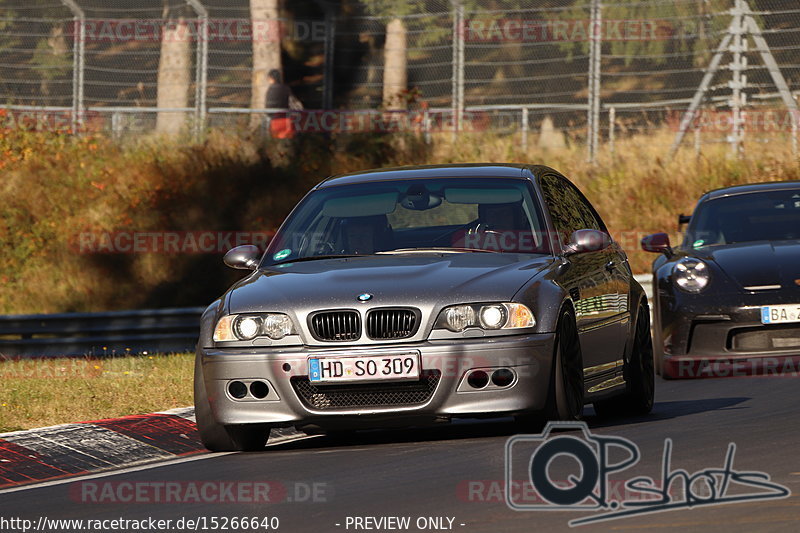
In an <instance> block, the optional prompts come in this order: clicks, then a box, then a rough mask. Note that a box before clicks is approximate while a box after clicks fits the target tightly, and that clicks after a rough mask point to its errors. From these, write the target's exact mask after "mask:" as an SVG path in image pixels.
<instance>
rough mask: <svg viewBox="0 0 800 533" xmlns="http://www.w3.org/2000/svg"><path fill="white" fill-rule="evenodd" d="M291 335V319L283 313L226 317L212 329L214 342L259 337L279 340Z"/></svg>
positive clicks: (292, 329)
mask: <svg viewBox="0 0 800 533" xmlns="http://www.w3.org/2000/svg"><path fill="white" fill-rule="evenodd" d="M293 333H294V325H293V324H292V319H291V318H289V317H288V316H287V315H284V314H283V313H264V314H260V315H227V316H224V317H222V318H220V319H219V321H218V322H217V326H216V327H215V328H214V342H225V341H249V340H253V339H255V338H256V337H260V336H267V337H269V338H271V339H274V340H279V339H282V338H284V337H285V336H287V335H291V334H293Z"/></svg>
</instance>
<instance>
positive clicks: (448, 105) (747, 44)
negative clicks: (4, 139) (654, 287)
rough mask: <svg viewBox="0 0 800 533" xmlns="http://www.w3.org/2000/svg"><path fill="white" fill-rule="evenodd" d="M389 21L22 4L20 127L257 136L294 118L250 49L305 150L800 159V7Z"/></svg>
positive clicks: (554, 4) (319, 11)
mask: <svg viewBox="0 0 800 533" xmlns="http://www.w3.org/2000/svg"><path fill="white" fill-rule="evenodd" d="M262 3H263V2H262ZM382 5H384V4H383V3H381V2H378V1H377V0H362V1H358V0H346V1H345V0H343V1H341V2H324V1H313V0H301V1H293V2H291V3H290V2H281V3H280V10H279V11H278V14H277V16H275V17H274V18H269V19H264V20H261V19H258V18H254V16H253V15H252V13H253V11H252V6H251V4H250V2H249V1H248V0H227V1H225V2H223V1H221V0H189V1H183V0H133V1H131V0H125V1H123V0H31V1H29V2H22V1H21V0H8V1H5V2H2V3H0V53H1V55H2V59H0V105H2V106H3V107H4V108H6V112H5V118H4V120H6V121H7V123H10V125H12V126H26V127H37V128H45V127H48V128H50V127H58V128H65V129H72V130H74V129H76V128H77V127H78V126H80V127H83V128H91V129H101V130H106V131H111V132H113V133H114V134H116V135H124V134H126V133H137V132H148V131H151V130H161V131H167V132H177V131H191V132H194V133H195V134H199V133H200V132H202V129H203V128H204V127H207V126H212V127H232V126H234V125H237V126H241V127H248V126H249V127H252V124H253V122H252V118H251V115H256V116H259V117H261V118H264V119H266V120H268V117H269V116H270V115H271V114H272V112H277V111H279V110H266V109H264V105H263V104H258V102H260V101H263V100H261V96H260V95H257V97H256V98H252V97H251V91H252V89H251V88H252V87H253V86H254V85H253V83H254V81H253V80H254V75H253V70H254V62H253V49H254V46H256V47H257V46H263V45H269V43H272V44H274V45H276V46H277V45H280V49H281V64H282V67H283V72H284V76H285V78H286V81H287V83H288V84H289V85H290V87H291V88H292V90H293V92H294V93H295V94H296V95H297V96H298V97H299V98H300V100H301V101H302V102H303V103H304V105H305V108H306V111H303V112H294V113H293V114H292V117H293V119H296V120H295V122H296V125H297V129H298V130H299V131H301V132H320V131H322V132H328V133H343V132H348V131H374V130H378V131H396V130H399V129H411V130H412V131H418V132H420V133H421V134H426V133H430V132H432V131H442V130H444V131H452V132H453V134H454V135H457V134H459V133H460V132H467V131H480V132H482V131H493V132H496V133H498V134H509V135H516V136H519V140H520V142H521V143H523V144H524V145H528V144H531V143H532V142H533V140H536V142H538V143H539V144H540V145H543V146H547V147H558V146H562V145H568V144H580V145H584V144H585V145H586V146H587V155H588V157H589V158H593V157H595V156H596V155H597V154H598V153H599V152H600V151H602V150H604V149H608V150H612V151H613V149H614V143H615V142H618V141H619V140H620V139H621V138H624V137H627V136H634V135H650V136H654V138H656V137H657V139H658V140H657V141H656V142H658V143H662V144H664V149H665V150H667V149H669V148H672V150H673V151H674V150H676V149H677V148H678V147H679V146H688V147H692V146H693V147H694V149H696V150H698V151H699V150H701V149H702V147H703V146H705V145H707V144H709V143H727V144H728V145H729V146H730V149H731V151H732V152H736V153H739V152H740V151H741V149H742V146H744V144H745V142H748V143H749V142H755V143H757V142H764V143H766V142H775V141H780V142H785V143H786V144H787V146H788V145H791V146H792V147H793V148H794V149H795V150H796V146H797V141H796V138H797V123H798V111H797V104H796V100H797V96H798V94H800V54H799V53H798V51H799V50H800V6H798V5H797V2H796V0H749V1H747V0H675V1H673V2H669V3H667V2H653V1H624V0H618V1H615V2H599V1H597V0H560V1H558V0H554V1H551V2H541V1H534V0H498V1H497V2H493V3H490V4H487V3H482V2H477V1H476V0H452V1H448V0H427V1H421V2H414V3H411V2H409V3H398V7H397V8H396V9H389V10H388V11H386V12H381V10H380V9H379V8H380V6H382ZM376 6H378V7H376ZM392 52H396V53H394V54H392ZM390 80H391V81H390ZM390 84H394V85H391V86H389V85H390ZM398 87H402V88H403V89H397V88H398ZM259 90H263V89H259ZM387 109H390V110H391V113H387V112H386V110H387ZM280 111H285V110H280ZM399 117H402V118H401V119H399ZM387 121H388V122H390V123H391V124H389V125H388V126H387ZM265 124H266V122H264V123H263V124H262V126H264V125H265ZM7 125H9V124H7ZM264 131H268V128H266V127H265V128H264ZM529 141H530V142H529Z"/></svg>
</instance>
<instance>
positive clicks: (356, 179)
mask: <svg viewBox="0 0 800 533" xmlns="http://www.w3.org/2000/svg"><path fill="white" fill-rule="evenodd" d="M546 168H547V167H542V166H541V165H524V164H505V163H461V164H453V165H419V166H405V167H393V168H382V169H374V170H364V171H361V172H351V173H348V174H339V175H337V176H331V177H330V178H328V179H326V180H324V181H323V182H322V183H320V184H319V185H317V188H325V187H333V186H336V185H346V184H352V183H369V182H373V181H387V180H403V179H423V178H456V177H457V178H462V177H480V178H516V179H531V178H532V177H533V175H534V174H533V173H535V172H536V171H537V170H539V169H546Z"/></svg>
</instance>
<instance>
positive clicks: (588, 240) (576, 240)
mask: <svg viewBox="0 0 800 533" xmlns="http://www.w3.org/2000/svg"><path fill="white" fill-rule="evenodd" d="M611 242H612V241H611V236H610V235H609V234H608V233H606V232H604V231H600V230H596V229H579V230H578V231H575V232H573V234H572V235H570V237H569V244H567V246H566V247H565V249H564V255H574V254H582V253H586V252H597V251H600V250H605V249H606V248H608V247H609V246H611Z"/></svg>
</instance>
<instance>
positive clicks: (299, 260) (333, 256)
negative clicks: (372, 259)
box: [269, 254, 372, 266]
mask: <svg viewBox="0 0 800 533" xmlns="http://www.w3.org/2000/svg"><path fill="white" fill-rule="evenodd" d="M368 255H372V254H331V255H309V256H307V257H298V258H296V259H287V260H286V261H278V262H277V263H272V264H271V265H269V266H275V265H285V264H288V263H302V262H303V261H320V260H322V259H343V258H347V257H366V256H368Z"/></svg>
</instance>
